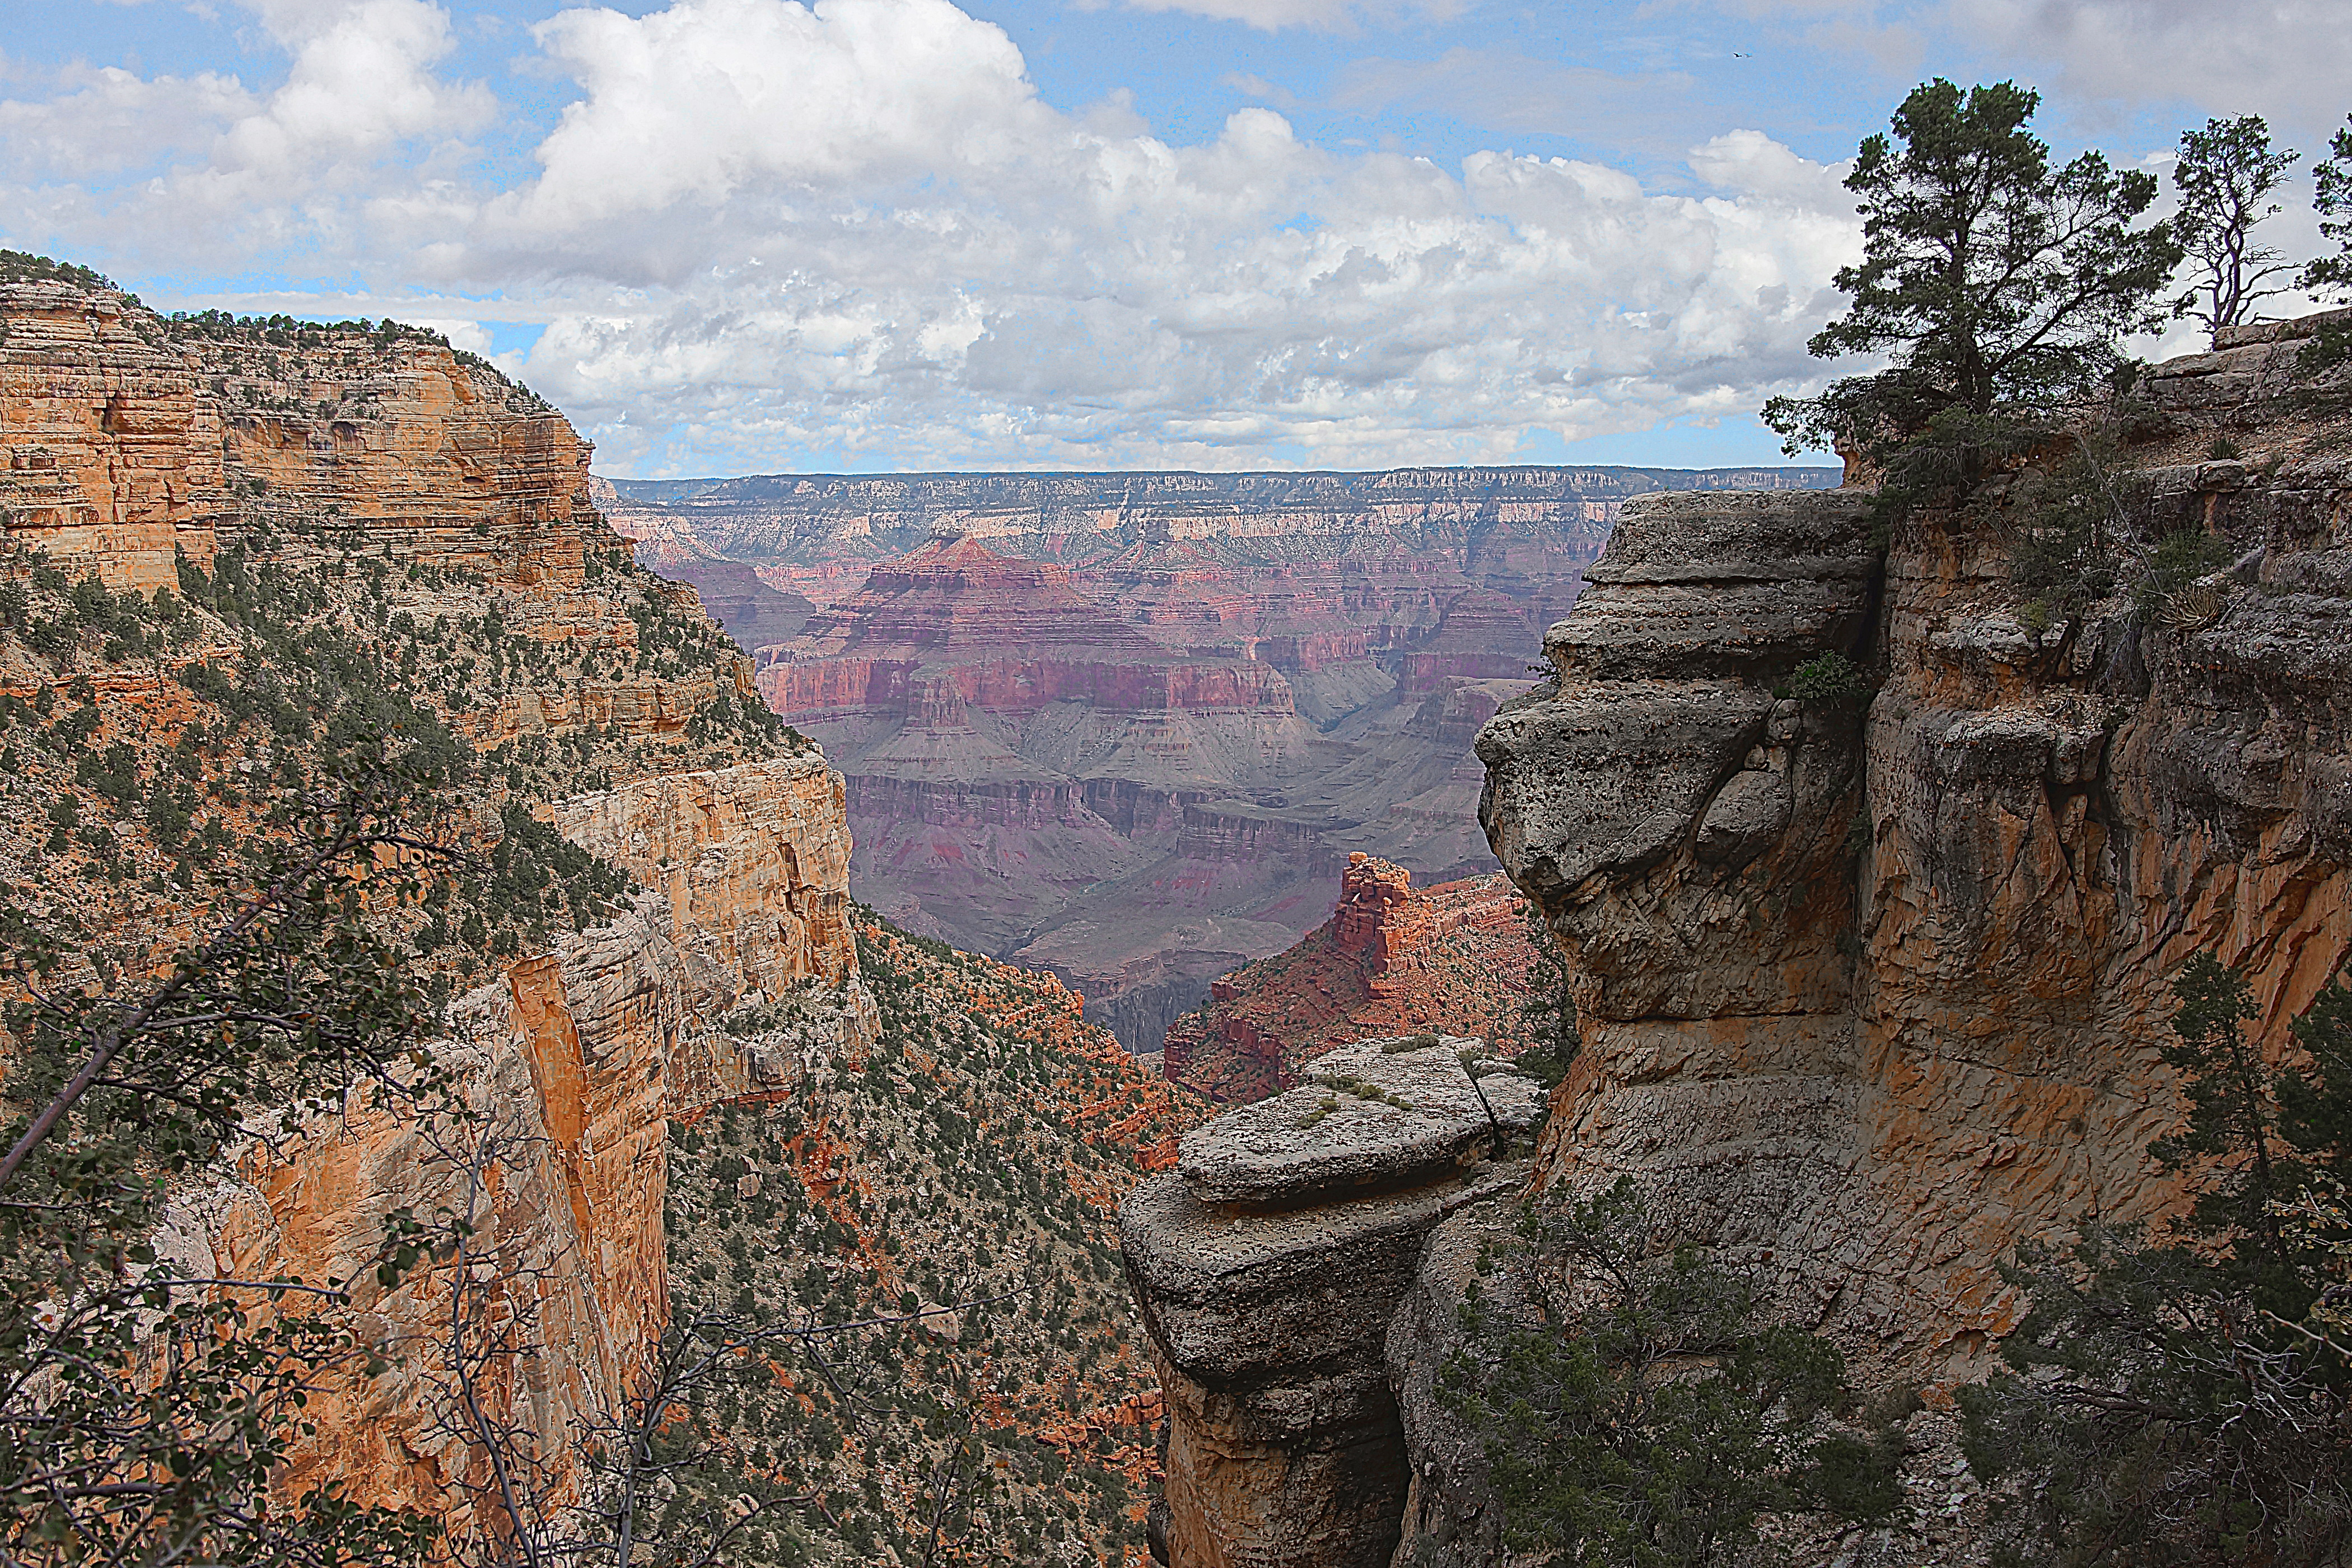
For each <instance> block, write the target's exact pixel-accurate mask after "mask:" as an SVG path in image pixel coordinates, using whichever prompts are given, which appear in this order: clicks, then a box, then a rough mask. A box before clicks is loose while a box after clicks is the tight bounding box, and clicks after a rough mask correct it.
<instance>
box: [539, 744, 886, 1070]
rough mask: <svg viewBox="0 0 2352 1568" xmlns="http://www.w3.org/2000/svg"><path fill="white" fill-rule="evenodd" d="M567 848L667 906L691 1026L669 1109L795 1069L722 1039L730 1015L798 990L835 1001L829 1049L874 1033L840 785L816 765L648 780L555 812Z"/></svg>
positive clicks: (781, 763)
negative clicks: (854, 931) (828, 993)
mask: <svg viewBox="0 0 2352 1568" xmlns="http://www.w3.org/2000/svg"><path fill="white" fill-rule="evenodd" d="M555 816H556V822H557V825H558V826H560V827H562V830H563V834H564V837H568V838H570V839H571V840H572V842H573V843H575V844H577V845H579V846H580V847H583V848H584V849H587V850H590V851H592V852H593V853H595V854H597V855H601V856H603V857H604V858H606V859H607V860H610V861H611V862H613V863H614V865H617V866H622V867H625V868H627V869H628V871H629V873H630V875H631V876H632V877H633V878H634V879H635V880H636V881H638V882H639V883H641V884H643V885H645V886H646V887H648V888H651V889H654V890H655V891H656V893H657V894H659V895H660V897H661V899H662V901H663V903H664V905H666V906H667V917H668V932H667V934H668V937H669V940H670V941H671V942H673V943H674V944H675V945H676V948H677V952H678V956H679V960H680V965H681V970H682V974H681V984H682V992H681V997H680V1001H681V1004H682V1005H683V1007H684V1010H685V1013H686V1015H687V1017H688V1026H686V1027H685V1028H684V1029H682V1030H679V1031H677V1032H675V1033H674V1034H673V1035H672V1036H671V1038H670V1048H669V1052H668V1055H667V1058H666V1063H665V1068H664V1070H665V1072H666V1074H667V1081H668V1085H669V1107H670V1108H671V1109H672V1110H678V1111H691V1110H697V1109H699V1108H700V1107H703V1106H706V1105H709V1104H712V1103H714V1102H716V1101H719V1100H732V1099H737V1098H740V1097H741V1096H744V1095H747V1094H753V1093H760V1092H774V1091H776V1090H778V1089H782V1088H784V1087H785V1086H786V1085H787V1084H789V1083H790V1082H792V1081H793V1080H794V1079H796V1078H797V1077H798V1076H799V1073H798V1071H797V1070H796V1069H797V1068H798V1066H799V1064H797V1063H787V1062H784V1061H782V1060H781V1059H775V1058H771V1057H769V1056H767V1055H763V1054H761V1052H759V1051H757V1050H753V1049H749V1048H746V1047H743V1046H742V1045H741V1044H740V1042H737V1041H734V1040H733V1039H731V1038H730V1037H728V1036H726V1035H725V1034H723V1033H722V1032H720V1031H719V1030H718V1029H717V1028H716V1027H715V1025H716V1022H717V1020H719V1018H720V1017H721V1016H723V1015H725V1014H726V1013H728V1012H729V1011H730V1010H731V1009H733V1008H735V1007H737V1006H739V1005H753V1006H757V1005H761V1004H762V1003H764V1002H767V1001H770V1000H772V999H774V998H780V997H782V996H784V995H785V994H788V993H789V992H791V991H792V990H793V988H794V987H796V986H798V985H800V984H802V983H803V982H804V981H814V982H816V983H818V984H821V985H823V986H824V987H827V988H830V989H831V990H834V991H835V992H838V993H840V994H841V995H842V997H843V1005H842V1008H841V1015H840V1016H841V1027H840V1030H839V1038H838V1040H837V1041H836V1042H835V1043H836V1046H837V1047H838V1048H839V1049H841V1050H842V1051H844V1052H845V1053H849V1054H855V1053H856V1051H857V1050H858V1049H860V1048H861V1047H863V1046H865V1045H866V1043H868V1042H869V1041H870V1039H871V1037H872V1032H873V1004H872V1002H871V1000H870V999H868V998H867V997H866V994H865V992H864V989H863V988H862V987H861V986H860V985H859V984H858V983H857V967H856V964H857V955H856V948H855V946H854V944H853V942H852V939H851V935H850V930H849V895H848V891H847V889H848V884H849V826H848V822H847V818H846V816H845V812H844V810H843V789H842V783H841V775H840V774H839V773H835V772H834V771H833V770H832V769H831V768H830V767H827V766H826V765H825V762H824V758H823V757H790V758H781V759H778V760H776V761H773V762H767V763H745V764H742V765H740V766H738V767H733V768H726V769H721V770H718V771H714V772H708V773H674V774H669V775H666V776H664V777H660V778H653V779H645V780H640V781H638V782H636V783H634V784H626V785H624V786H623V787H621V788H619V789H616V790H614V791H611V792H609V793H606V794H602V795H575V796H573V797H572V798H571V799H569V800H564V801H560V802H558V803H557V804H556V806H555Z"/></svg>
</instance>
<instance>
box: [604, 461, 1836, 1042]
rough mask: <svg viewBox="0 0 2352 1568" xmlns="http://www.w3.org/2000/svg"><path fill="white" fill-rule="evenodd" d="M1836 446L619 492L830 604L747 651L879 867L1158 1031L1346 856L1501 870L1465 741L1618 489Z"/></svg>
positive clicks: (892, 880) (973, 932)
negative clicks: (1553, 463)
mask: <svg viewBox="0 0 2352 1568" xmlns="http://www.w3.org/2000/svg"><path fill="white" fill-rule="evenodd" d="M1827 473H1828V470H1820V469H1816V470H1810V471H1808V470H1787V471H1782V470H1742V471H1740V472H1739V473H1738V475H1736V476H1735V475H1732V474H1728V473H1697V474H1694V473H1676V472H1673V471H1670V470H1633V469H1566V468H1467V469H1412V470H1399V471H1396V472H1391V473H1386V474H1359V475H1339V474H1303V475H1301V474H1294V475H1267V474H1258V475H1201V474H1128V475H1102V474H1096V475H915V476H893V477H889V478H876V479H844V478H830V477H824V476H799V477H774V478H766V479H736V480H724V481H708V482H705V481H678V482H664V483H660V484H648V485H636V484H631V483H628V482H626V481H623V482H619V483H617V484H614V486H613V487H612V488H613V490H614V503H615V505H616V508H617V511H616V516H617V517H618V518H619V520H620V522H621V526H623V527H624V528H625V530H626V531H629V532H630V533H632V534H633V536H635V538H636V540H637V542H638V547H639V551H640V554H641V557H642V558H643V559H645V560H646V561H648V562H652V563H659V564H660V565H661V566H662V569H663V570H665V571H675V572H677V573H678V574H683V575H686V576H688V577H689V578H691V579H693V580H694V581H696V582H698V583H701V584H705V585H706V587H707V589H708V591H709V594H710V595H713V596H714V597H713V602H714V603H718V602H719V597H718V596H719V595H724V596H726V598H727V599H728V601H729V602H733V601H734V600H735V598H736V597H737V595H738V593H739V590H738V588H737V587H736V586H735V585H734V584H737V583H738V582H739V578H740V573H741V572H742V571H744V570H745V569H747V568H748V569H750V570H752V571H755V572H756V573H757V574H759V575H760V577H761V580H762V581H764V582H765V583H767V584H769V585H770V586H771V587H772V588H773V589H775V590H778V591H790V592H795V593H798V594H801V595H805V596H806V598H807V599H808V600H810V601H813V602H814V603H817V604H819V605H824V609H823V610H821V611H820V612H819V613H818V614H817V615H815V616H813V617H811V618H810V620H809V621H808V623H807V624H806V625H805V626H803V628H802V630H801V632H800V634H799V635H798V636H796V637H792V638H790V639H783V638H778V639H774V640H773V641H772V642H769V643H766V644H763V645H760V646H759V653H760V659H761V671H760V680H761V690H762V691H763V692H764V693H765V695H766V697H767V699H768V700H769V702H770V704H771V705H772V707H774V708H775V709H776V710H778V711H779V712H782V713H783V714H785V715H786V716H787V717H788V718H790V719H791V720H792V721H793V723H794V724H796V725H799V726H801V727H802V728H804V729H806V730H807V731H809V732H811V733H812V734H814V735H816V736H817V737H818V738H819V739H821V740H822V741H823V742H824V744H825V746H826V748H827V750H828V751H829V752H832V754H833V755H834V756H835V760H836V761H837V762H839V763H840V764H841V765H842V767H843V769H844V771H845V773H848V774H849V775H850V777H851V780H852V785H851V791H852V793H851V811H852V815H853V820H855V821H856V822H857V823H858V825H859V833H858V839H859V846H860V847H859V853H858V858H857V862H856V867H855V869H854V875H855V877H856V881H857V886H858V887H859V889H860V896H861V897H864V898H866V899H869V900H872V901H873V902H874V904H875V905H876V907H877V908H879V909H883V910H887V912H889V913H890V915H891V916H892V918H894V919H896V920H898V921H903V922H905V923H908V924H909V925H910V926H913V927H915V928H917V929H920V930H923V931H927V932H929V933H931V934H935V935H940V936H945V937H948V938H950V939H951V940H953V941H955V942H959V943H961V944H962V945H964V946H967V947H974V948H979V949H982V950H983V951H987V952H996V953H1000V954H1004V955H1007V956H1015V957H1017V958H1018V959H1019V960H1020V961H1021V962H1024V963H1031V964H1034V965H1037V966H1040V967H1046V968H1051V969H1052V970H1053V971H1054V972H1055V973H1058V974H1060V975H1061V976H1062V977H1063V978H1064V979H1065V980H1066V982H1067V983H1068V984H1071V985H1072V986H1073V987H1075V988H1076V989H1079V990H1081V991H1083V992H1084V993H1085V994H1087V997H1088V999H1089V1000H1088V1005H1089V1007H1090V1009H1091V1010H1092V1013H1093V1016H1096V1017H1097V1018H1098V1019H1100V1020H1102V1021H1104V1022H1106V1023H1108V1024H1109V1025H1110V1026H1113V1027H1115V1028H1116V1029H1118V1032H1119V1033H1120V1035H1121V1037H1123V1038H1125V1039H1126V1040H1127V1041H1128V1042H1129V1045H1130V1046H1132V1047H1135V1048H1136V1049H1139V1050H1143V1051H1150V1050H1151V1049H1154V1048H1156V1047H1158V1046H1159V1045H1160V1040H1161V1030H1162V1028H1163V1027H1164V1026H1165V1025H1166V1024H1167V1023H1168V1021H1169V1020H1170V1018H1171V1016H1174V1015H1177V1014H1181V1013H1182V1012H1184V1011H1185V1010H1187V1009H1188V1008H1190V1007H1191V1006H1192V1005H1194V1004H1196V1003H1197V1002H1199V1001H1200V1000H1201V999H1202V994H1203V993H1204V990H1205V987H1206V985H1207V984H1208V983H1209V981H1210V980H1211V979H1212V977H1213V976H1214V975H1216V974H1218V973H1222V972H1223V971H1225V970H1227V969H1230V968H1231V967H1233V966H1234V964H1236V963H1241V962H1244V961H1245V960H1247V959H1250V958H1252V957H1255V956H1258V955H1261V954H1265V953H1268V952H1276V951H1279V950H1281V949H1283V948H1285V947H1287V946H1289V945H1290V944H1292V943H1293V942H1297V940H1299V938H1300V937H1301V936H1302V935H1303V934H1304V933H1305V931H1307V928H1308V927H1310V926H1311V925H1312V924H1313V922H1314V921H1316V920H1318V919H1319V918H1320V915H1321V913H1322V912H1323V908H1324V902H1323V900H1324V888H1325V886H1326V884H1327V883H1328V879H1329V878H1330V877H1331V876H1332V875H1334V874H1335V873H1336V871H1337V870H1338V868H1339V865H1340V864H1341V863H1342V862H1343V861H1344V859H1345V857H1346V856H1347V855H1348V854H1349V853H1350V852H1352V851H1359V850H1366V851H1370V852H1373V853H1377V854H1380V855H1381V856H1383V857H1385V858H1389V859H1392V860H1394V861H1396V862H1398V863H1399V864H1402V865H1405V866H1408V867H1410V868H1412V870H1413V871H1414V872H1415V873H1416V874H1417V875H1419V876H1422V877H1423V878H1424V879H1431V880H1439V881H1443V880H1446V879H1454V878H1460V877H1465V876H1470V875H1474V874H1476V873H1477V872H1480V871H1483V870H1486V869H1488V868H1490V867H1491V862H1490V860H1489V858H1488V857H1487V855H1486V850H1485V847H1484V846H1483V845H1482V844H1481V842H1480V841H1479V838H1478V836H1477V835H1476V834H1475V832H1472V831H1470V817H1471V814H1472V803H1473V802H1474V800H1475V795H1476V792H1477V787H1478V783H1479V778H1480V773H1479V770H1478V768H1477V765H1476V763H1475V759H1474V758H1473V757H1472V756H1471V755H1470V752H1469V745H1470V740H1471V737H1472V735H1473V734H1474V733H1475V731H1476V729H1477V726H1478V724H1479V723H1480V722H1481V721H1483V720H1484V719H1485V718H1486V717H1487V716H1488V715H1490V714H1491V713H1492V712H1493V710H1494V708H1495V706H1496V703H1498V702H1499V701H1501V700H1506V699H1507V697H1509V696H1510V695H1513V694H1515V693H1516V691H1517V690H1518V689H1523V688H1524V687H1525V685H1526V684H1527V681H1526V677H1527V675H1528V666H1529V663H1530V661H1531V659H1532V658H1533V657H1534V655H1535V652H1536V650H1537V647H1538V643H1539V640H1540V634H1541V628H1542V626H1544V625H1545V624H1547V623H1548V622H1549V620H1551V619H1554V618H1556V617H1557V616H1559V614H1560V613H1561V612H1562V611H1564V610H1565V609H1566V607H1567V606H1568V605H1569V604H1570V602H1571V601H1572V600H1573V599H1574V596H1575V595H1576V592H1577V589H1578V585H1579V583H1580V572H1581V569H1582V567H1583V566H1584V565H1585V564H1586V563H1589V562H1590V561H1591V559H1592V557H1593V555H1594V554H1595V553H1596V552H1597V551H1598V549H1599V547H1600V544H1601V540H1602V539H1603V538H1604V537H1605V536H1606V533H1607V531H1608V527H1609V524H1610V522H1611V521H1612V519H1613V517H1614V516H1615V513H1616V509H1617V508H1618V507H1619V505H1620V504H1622V500H1624V498H1625V497H1627V496H1629V495H1633V494H1635V493H1637V492H1639V491H1642V490H1645V489H1657V488H1671V487H1677V486H1681V487H1689V486H1698V487H1710V486H1713V487H1720V486H1721V485H1723V484H1725V483H1727V482H1733V480H1734V479H1737V481H1738V482H1741V483H1757V484H1772V483H1790V484H1798V485H1801V484H1806V483H1812V482H1818V481H1820V480H1821V479H1822V478H1823V477H1824V476H1825V475H1826V474H1827ZM730 574H737V575H730ZM745 624H746V625H748V624H749V623H748V622H746V623H745ZM1118 792H1125V793H1126V794H1129V795H1148V796H1153V797H1157V798H1160V799H1171V798H1172V799H1175V800H1178V801H1181V803H1182V805H1184V806H1185V807H1187V808H1193V807H1197V810H1191V809H1188V810H1187V811H1186V812H1185V813H1184V814H1183V816H1182V819H1181V821H1179V820H1172V819H1171V818H1170V817H1169V816H1167V815H1166V814H1162V813H1157V812H1155V813H1153V814H1151V816H1150V820H1149V821H1148V823H1147V824H1146V825H1144V826H1132V825H1130V824H1129V821H1128V820H1127V819H1126V817H1125V816H1122V815H1121V814H1119V813H1116V812H1110V811H1105V810H1103V809H1102V808H1101V806H1100V805H1098V804H1097V801H1096V797H1097V795H1101V794H1105V793H1118ZM959 794H961V797H962V798H961V799H959V798H956V797H957V796H958V795H959ZM1048 797H1051V798H1052V799H1053V800H1054V803H1055V809H1054V810H1053V811H1052V812H1050V813H1047V814H1045V815H1042V816H1040V815H1037V814H1036V813H1034V810H1032V809H1031V808H1033V807H1034V806H1035V805H1037V804H1038V803H1040V802H1043V801H1045V800H1046V799H1047V798H1048ZM1081 798H1083V799H1084V801H1085V802H1086V804H1085V806H1084V808H1083V809H1068V807H1069V806H1070V805H1071V804H1072V803H1075V802H1076V801H1078V800H1080V799H1081ZM1013 801H1017V802H1018V803H1019V804H1020V805H1021V806H1022V807H1023V808H1024V811H1028V812H1029V813H1030V815H1028V816H1024V818H1023V819H1022V820H1019V821H1013V820H1008V819H1007V816H1006V806H1007V805H1008V803H1009V802H1013Z"/></svg>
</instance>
